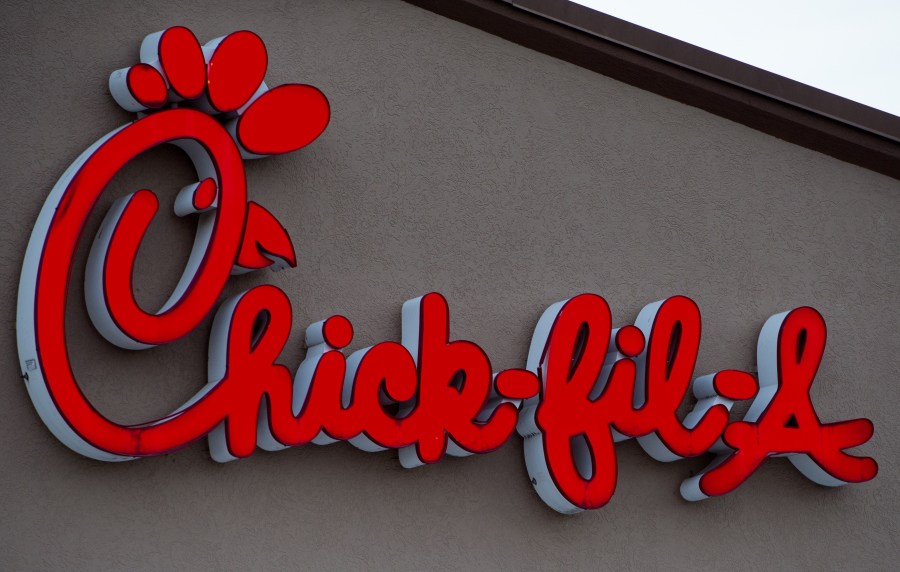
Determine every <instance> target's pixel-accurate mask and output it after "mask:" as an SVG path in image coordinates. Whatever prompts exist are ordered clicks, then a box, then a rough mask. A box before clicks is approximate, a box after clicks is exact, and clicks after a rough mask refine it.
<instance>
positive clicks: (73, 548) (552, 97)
mask: <svg viewBox="0 0 900 572" xmlns="http://www.w3.org/2000/svg"><path fill="white" fill-rule="evenodd" d="M0 20H2V24H0V26H2V30H3V33H2V34H0V49H2V53H3V54H4V55H3V57H2V58H0V77H2V78H3V85H2V87H0V122H2V123H0V125H2V135H0V137H2V143H0V146H2V148H3V149H4V153H3V156H2V159H0V173H2V174H3V177H4V188H3V191H2V195H0V197H2V199H3V206H2V208H0V238H2V240H0V265H2V271H0V277H2V280H3V284H2V288H0V316H3V318H4V323H5V325H6V326H5V328H4V329H3V330H2V333H0V360H2V361H0V363H2V367H0V371H2V372H3V375H4V382H3V383H0V455H2V457H0V459H2V460H0V569H3V570H38V569H40V570H44V569H67V570H107V569H119V570H121V569H128V570H132V569H133V570H149V569H155V568H161V569H181V570H199V569H321V568H331V569H361V568H379V569H395V568H396V569H407V570H420V569H428V568H442V569H459V570H469V569H510V570H512V569H525V570H541V569H585V570H587V569H591V570H593V569H635V570H647V569H663V568H665V569H669V568H674V569H689V568H694V569H697V568H700V569H722V568H726V567H728V568H733V569H738V570H745V569H747V570H749V569H758V568H763V567H767V568H770V569H784V568H792V569H810V570H811V569H834V570H837V569H863V570H886V569H890V568H892V567H893V566H895V565H896V564H895V561H896V559H897V557H898V554H900V544H898V542H900V541H898V538H900V517H898V513H900V484H898V477H897V471H898V469H900V447H898V445H897V443H898V441H897V439H896V435H897V434H898V432H900V413H898V409H900V385H898V383H897V375H898V371H900V352H898V351H897V350H898V342H900V337H898V334H897V332H898V330H900V319H898V313H897V306H898V301H900V286H898V279H900V270H898V268H900V266H898V264H900V246H898V243H900V182H898V181H896V180H892V179H889V178H886V177H884V176H881V175H877V174H875V173H872V172H869V171H866V170H864V169H861V168H858V167H855V166H852V165H849V164H846V163H842V162H839V161H837V160H835V159H832V158H830V157H827V156H824V155H821V154H818V153H815V152H812V151H809V150H807V149H804V148H800V147H797V146H794V145H791V144H788V143H785V142H783V141H780V140H778V139H775V138H773V137H770V136H767V135H764V134H762V133H759V132H756V131H753V130H751V129H749V128H746V127H744V126H742V125H738V124H735V123H731V122H729V121H726V120H723V119H721V118H719V117H716V116H713V115H710V114H707V113H705V112H703V111H700V110H697V109H694V108H691V107H687V106H684V105H681V104H679V103H675V102H673V101H669V100H666V99H663V98H661V97H659V96H656V95H653V94H651V93H647V92H643V91H640V90H638V89H635V88H632V87H630V86H627V85H623V84H621V83H618V82H616V81H613V80H611V79H609V78H607V77H604V76H602V75H597V74H595V73H592V72H590V71H587V70H584V69H581V68H578V67H575V66H572V65H569V64H566V63H563V62H560V61H558V60H554V59H552V58H550V57H547V56H544V55H542V54H539V53H536V52H532V51H529V50H527V49H524V48H522V47H519V46H517V45H514V44H511V43H508V42H505V41H503V40H501V39H499V38H496V37H493V36H490V35H487V34H485V33H482V32H479V31H477V30H474V29H471V28H468V27H466V26H464V25H461V24H458V23H455V22H452V21H449V20H446V19H443V18H441V17H439V16H436V15H434V14H431V13H429V12H425V11H422V10H420V9H418V8H415V7H413V6H410V5H407V4H405V3H402V2H399V1H390V2H387V1H384V2H382V1H377V2H376V1H372V2H335V1H326V0H321V1H308V2H287V1H285V2H275V1H271V2H270V1H263V2H238V3H229V4H219V3H211V2H194V1H191V2H186V1H180V2H176V1H169V0H163V1H159V2H153V3H146V2H144V3H133V5H126V3H121V2H109V3H107V4H100V3H94V4H91V5H88V4H87V3H83V2H77V3H73V2H61V1H53V2H42V3H30V2H22V3H19V4H18V5H14V6H10V5H8V3H7V5H5V6H4V7H3V9H2V18H0ZM175 24H182V25H187V26H189V27H191V28H192V29H193V30H194V31H195V32H196V33H197V35H198V37H199V38H200V39H201V40H202V41H206V40H208V39H210V38H213V37H216V36H219V35H222V34H225V33H228V32H231V31H233V30H237V29H242V28H247V29H251V30H254V31H256V32H257V33H259V34H260V35H261V36H262V37H263V38H264V39H265V40H266V42H267V44H268V47H269V54H270V72H269V74H268V80H269V83H270V85H278V84H280V83H284V82H290V81H300V82H306V83H312V84H314V85H316V86H319V87H320V88H321V89H322V90H323V91H324V92H325V93H326V94H327V96H328V97H329V99H330V101H331V106H332V113H333V117H332V122H331V125H330V127H329V128H328V130H327V131H326V133H325V135H324V136H323V137H322V138H321V139H319V140H318V141H317V142H315V143H314V144H313V145H312V146H311V147H309V148H308V149H306V150H303V151H301V152H298V153H294V154H292V155H288V156H284V157H278V158H270V159H266V160H264V161H258V162H254V163H252V164H251V165H249V167H248V180H249V185H250V195H251V197H252V198H253V200H256V201H258V202H260V203H262V204H263V205H264V206H266V207H267V208H268V209H270V210H271V211H272V212H273V213H275V214H276V216H277V217H278V218H279V219H280V220H281V221H282V222H283V223H284V224H285V226H286V227H287V229H288V230H289V232H290V233H291V235H292V236H293V238H294V240H295V244H296V245H297V247H298V254H299V267H298V268H297V269H295V270H290V271H287V272H284V273H280V274H271V273H268V272H265V273H260V274H258V275H254V276H247V277H242V278H238V279H235V280H233V282H232V283H231V292H239V291H241V290H244V289H246V288H248V287H250V286H251V285H254V284H259V283H264V282H271V283H274V284H277V285H278V286H280V287H281V288H282V289H284V290H285V291H286V292H287V293H288V294H289V296H290V298H291V300H292V302H293V304H294V312H295V333H294V335H293V337H292V343H291V345H290V348H289V350H288V351H287V352H286V353H285V355H284V363H286V364H289V365H290V366H291V368H294V367H296V364H298V363H299V361H300V359H301V358H302V356H303V350H302V349H301V335H302V329H303V328H305V326H306V325H307V324H309V323H310V322H311V321H314V320H318V319H321V318H324V317H327V316H329V315H331V314H332V313H343V314H345V315H347V316H348V317H350V318H351V320H353V322H354V324H355V326H356V331H357V335H356V339H355V340H354V343H353V346H352V347H351V349H356V348H359V347H364V346H365V345H369V344H371V343H373V342H376V341H380V340H385V339H399V334H400V331H399V316H400V305H401V304H402V302H403V301H404V300H406V299H408V298H411V297H415V296H418V295H421V294H423V293H425V292H428V291H431V290H437V291H440V292H442V293H443V294H444V295H445V296H446V297H447V298H448V300H449V302H450V305H451V318H452V332H453V334H454V335H455V336H457V337H465V338H468V339H472V340H474V341H476V342H478V343H479V344H481V345H482V346H483V347H484V348H485V350H486V351H487V352H488V354H489V355H490V357H491V359H492V362H493V364H494V367H495V369H498V370H499V369H501V368H507V367H516V366H522V365H523V364H524V360H525V355H526V351H527V346H528V340H529V339H530V335H531V331H532V328H533V327H534V325H535V322H536V320H537V318H538V316H539V315H540V312H541V311H542V310H543V309H544V308H545V307H546V306H548V305H549V304H551V303H553V302H555V301H557V300H560V299H563V298H566V297H569V296H571V295H574V294H577V293H580V292H584V291H590V292H596V293H599V294H602V295H603V296H605V297H606V298H607V299H608V300H609V302H610V304H611V306H612V308H613V315H614V319H615V321H616V323H617V324H624V323H628V322H630V321H632V320H633V319H634V318H635V316H636V315H637V312H638V311H639V310H640V308H641V307H642V306H643V305H645V304H647V303H650V302H653V301H655V300H658V299H661V298H663V297H665V296H668V295H672V294H685V295H688V296H691V297H692V298H694V299H695V300H696V301H697V302H698V304H699V305H700V308H701V311H702V312H703V319H704V323H703V326H704V337H703V342H702V346H701V355H700V359H699V364H698V368H697V373H698V374H700V373H707V372H710V371H715V370H717V369H724V368H742V369H750V368H753V367H754V356H755V344H756V337H757V334H758V332H759V329H760V327H761V325H762V323H763V322H764V320H765V319H766V318H767V317H768V316H770V315H772V314H774V313H777V312H779V311H783V310H786V309H790V308H792V307H795V306H800V305H807V304H809V305H813V306H815V307H816V308H818V309H819V310H820V311H821V312H822V313H823V314H824V316H825V318H826V320H827V322H828V325H829V336H830V337H829V344H828V347H827V350H826V356H825V359H824V362H823V364H822V368H821V370H820V373H819V376H818V379H817V382H816V384H815V386H814V389H813V399H814V403H815V404H816V406H817V408H818V411H819V413H820V416H821V417H822V419H823V420H825V421H836V420H840V419H848V418H854V417H858V416H867V417H869V418H871V419H872V420H873V421H874V423H875V427H876V430H875V431H876V432H875V436H874V438H873V439H872V440H871V442H870V443H868V444H867V445H865V446H864V447H863V448H861V452H863V453H865V454H869V455H873V456H874V457H875V458H876V459H877V460H878V462H879V463H880V466H881V473H880V475H879V476H878V477H877V478H876V479H875V480H874V481H872V482H870V483H866V484H862V485H856V486H849V487H844V488H841V489H837V490H830V489H825V488H821V487H818V486H816V485H813V484H812V483H810V482H809V481H807V480H805V479H804V478H803V477H802V476H801V475H800V474H799V473H798V472H797V471H796V470H795V469H794V468H793V467H792V466H791V465H790V464H789V463H788V462H787V461H786V460H784V459H779V460H772V461H769V462H767V463H766V464H765V465H764V467H763V468H762V469H761V470H760V471H759V472H758V473H757V474H756V475H755V476H753V477H752V478H751V480H750V481H749V482H748V483H746V484H745V485H744V486H742V487H741V488H740V489H739V490H738V491H737V492H735V493H734V494H731V495H729V496H726V497H723V498H719V499H714V500H709V501H706V502H702V503H693V504H692V503H687V502H684V501H682V500H681V499H680V497H679V495H678V486H679V483H680V482H681V480H682V479H683V478H685V477H686V476H688V475H690V474H691V471H696V470H698V469H700V468H701V467H702V466H703V464H704V463H705V461H706V460H705V459H694V460H688V461H682V462H679V463H672V464H667V465H666V464H660V463H657V462H655V461H653V460H651V459H650V458H649V457H647V456H646V455H645V454H644V453H643V452H642V451H641V450H640V449H639V447H638V446H637V445H636V444H635V443H633V442H629V443H625V444H622V445H620V446H619V447H618V454H619V459H620V481H619V487H618V491H617V493H616V495H615V497H614V498H613V501H612V502H611V504H610V505H609V506H607V507H606V508H604V509H602V510H599V511H594V512H590V513H584V514H581V515H577V516H561V515H558V514H556V513H555V512H553V511H552V510H550V509H549V508H547V507H546V506H545V505H544V504H543V503H542V502H541V501H540V499H539V498H538V497H537V495H536V494H535V493H534V492H533V490H532V488H531V485H530V483H529V481H528V479H527V476H526V473H525V468H524V463H523V460H522V452H521V449H522V446H521V445H522V444H521V440H520V439H519V438H518V437H513V439H511V441H510V442H509V443H508V444H507V445H506V446H504V447H503V448H502V449H501V450H499V451H497V452H495V453H493V454H490V455H486V456H481V457H470V458H465V459H448V460H445V461H444V462H441V463H440V464H438V465H436V466H431V467H427V468H423V469H417V470H414V471H406V470H404V469H402V468H401V467H400V466H399V464H398V462H397V460H396V454H391V453H384V454H374V455H373V454H365V453H362V452H360V451H357V450H355V449H353V448H352V447H351V446H349V445H345V444H340V445H332V446H328V447H321V448H320V447H315V446H308V447H304V448H300V449H295V450H290V451H285V452H281V453H276V454H267V453H262V452H259V453H257V454H255V455H254V456H253V457H251V458H249V459H245V460H242V461H239V462H235V463H231V464H227V465H219V464H216V463H214V462H212V461H211V460H210V459H209V456H208V452H207V450H206V444H205V443H198V444H195V445H194V446H191V447H189V448H188V449H186V450H183V451H181V452H178V453H176V454H173V455H169V456H165V457H158V458H152V459H144V460H141V461H137V462H130V463H121V464H105V463H101V462H98V461H92V460H89V459H87V458H83V457H80V456H78V455H76V454H74V453H72V452H71V451H69V450H68V449H67V448H65V447H64V446H63V445H62V444H60V443H59V442H57V441H56V439H55V438H54V437H53V436H52V435H51V434H50V432H49V431H48V430H47V429H46V428H45V427H44V426H43V424H42V423H41V421H40V419H39V418H38V416H37V414H36V413H35V411H34V409H33V407H32V405H31V402H30V400H29V398H28V395H27V393H26V391H25V388H24V387H23V384H22V382H21V380H20V379H19V371H18V364H17V354H16V342H15V307H16V290H17V284H18V274H19V270H20V265H21V262H22V257H23V254H24V252H25V246H26V244H27V241H28V237H29V234H30V231H31V228H32V226H33V223H34V220H35V218H36V216H37V213H38V211H39V210H40V208H41V205H42V203H43V201H44V199H45V197H46V195H47V193H48V192H49V190H50V188H51V187H52V186H53V184H54V183H55V181H56V180H57V178H58V177H59V176H60V175H61V174H62V172H63V171H64V170H65V168H66V167H67V166H68V165H69V164H70V163H71V162H72V161H73V160H74V159H75V157H76V156H77V155H78V154H79V153H80V152H81V151H82V150H83V149H85V148H86V147H88V146H89V145H90V144H91V143H92V142H94V141H95V140H96V139H97V138H99V137H100V136H102V135H103V134H105V133H106V132H108V131H110V130H112V129H113V128H115V127H117V126H119V125H121V124H122V123H124V122H125V121H127V120H128V119H129V116H128V115H127V114H126V113H125V112H123V111H121V110H119V109H118V108H117V106H116V105H115V104H114V103H113V101H112V99H111V98H110V96H109V94H108V92H107V89H106V80H107V77H108V74H109V72H111V71H112V70H114V69H118V68H121V67H125V66H127V65H130V64H132V63H134V62H135V61H136V58H137V51H138V46H139V43H140V40H141V39H142V38H143V36H144V35H146V34H147V33H150V32H153V31H156V30H159V29H162V28H164V27H167V26H169V25H175ZM192 176H193V174H192V171H191V169H190V164H189V163H188V162H187V160H186V159H184V157H182V156H181V155H179V153H178V152H177V151H176V150H174V149H162V150H158V151H154V152H152V153H150V154H148V155H147V156H146V157H145V158H142V159H140V160H138V161H137V162H135V163H134V164H132V165H131V166H130V167H129V168H128V169H127V170H126V171H124V172H122V173H121V174H120V175H119V176H118V177H117V178H116V180H115V181H114V183H113V185H112V186H111V187H110V189H109V191H108V192H107V193H106V196H105V197H104V199H103V205H101V208H100V209H99V210H98V211H97V214H96V216H95V218H94V220H93V221H92V223H91V229H90V234H91V235H92V234H93V232H94V230H95V229H96V227H97V225H98V224H99V221H100V219H101V217H102V214H103V213H105V210H106V207H108V205H109V204H110V203H111V201H112V200H113V199H114V198H116V197H119V196H122V195H124V194H127V193H129V192H132V191H134V190H136V189H138V188H142V187H146V188H152V189H154V190H156V191H157V192H158V193H159V194H160V196H161V197H164V200H166V199H165V197H168V199H169V200H170V199H171V197H173V196H174V191H175V190H177V189H178V188H180V187H181V186H182V185H184V184H186V183H189V182H191V178H192ZM164 212H168V211H164ZM191 224H192V223H191V221H185V220H179V219H175V217H174V216H168V215H167V216H164V217H160V218H159V220H157V221H156V222H154V226H153V228H152V230H151V233H150V236H149V237H148V239H147V242H146V243H145V245H144V247H143V248H142V250H141V254H140V259H139V267H138V269H137V276H136V282H137V283H138V284H139V290H138V297H139V299H140V300H141V301H142V302H143V303H145V304H147V306H148V307H149V306H152V305H158V304H160V303H161V302H162V301H163V300H164V299H165V298H166V297H167V294H168V291H169V290H170V289H171V288H172V286H173V285H174V283H175V280H176V278H177V275H178V274H179V272H180V268H181V267H182V265H183V263H184V260H185V259H186V256H187V252H188V247H189V245H190V241H191V237H192V232H193V229H192V226H191ZM87 242H88V241H85V244H87ZM86 254H87V250H86V248H82V250H81V258H80V262H79V265H78V266H77V267H76V269H75V282H74V283H73V284H72V287H71V298H70V300H71V303H70V312H69V316H68V319H67V327H68V331H69V332H70V342H71V347H72V353H73V355H74V356H75V368H76V372H77V373H78V375H79V379H80V380H81V382H82V384H83V387H84V390H85V392H86V393H87V394H88V395H89V397H90V398H91V399H92V400H93V401H94V403H95V404H96V405H97V407H98V408H99V409H100V410H101V411H103V412H104V413H105V414H107V415H108V416H110V417H111V418H113V419H115V420H117V421H120V422H138V421H142V420H147V419H151V418H155V417H156V416H160V415H163V414H165V413H167V412H168V411H169V410H171V409H172V408H173V407H175V406H177V405H179V404H181V403H182V402H183V401H184V400H185V399H186V398H187V397H188V396H190V395H191V394H192V393H193V392H194V391H195V390H196V389H197V388H198V387H200V386H201V385H202V384H203V382H204V380H205V365H206V343H207V336H208V325H209V324H208V323H207V324H206V326H205V327H204V328H203V329H201V330H199V331H197V332H194V333H193V334H191V335H190V336H188V337H187V338H186V339H184V340H182V341H180V342H179V343H177V344H174V345H172V346H169V347H164V348H157V349H154V350H150V351H145V352H128V351H125V350H120V349H116V348H114V347H112V346H110V345H109V344H108V343H107V342H105V341H104V340H103V339H102V338H100V336H99V335H98V334H97V333H96V332H95V331H94V330H93V329H92V327H91V325H90V322H89V321H88V319H87V315H86V311H85V309H84V305H83V302H82V301H81V300H82V281H83V267H84V265H83V263H84V259H85V257H86Z"/></svg>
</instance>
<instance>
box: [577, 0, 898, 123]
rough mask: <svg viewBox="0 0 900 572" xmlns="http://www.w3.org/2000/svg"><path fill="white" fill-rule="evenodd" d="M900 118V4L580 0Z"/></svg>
mask: <svg viewBox="0 0 900 572" xmlns="http://www.w3.org/2000/svg"><path fill="white" fill-rule="evenodd" d="M572 1H574V2H576V3H578V4H583V5H585V6H589V7H591V8H594V9H595V10H599V11H601V12H605V13H607V14H610V15H612V16H615V17H617V18H621V19H623V20H627V21H629V22H632V23H634V24H637V25H639V26H643V27H645V28H650V29H651V30H655V31H657V32H661V33H663V34H666V35H667V36H672V37H675V38H678V39H679V40H683V41H685V42H689V43H691V44H694V45H696V46H700V47H702V48H706V49H708V50H712V51H714V52H717V53H720V54H722V55H725V56H728V57H730V58H734V59H736V60H740V61H742V62H745V63H748V64H751V65H754V66H756V67H760V68H763V69H766V70H769V71H771V72H774V73H777V74H778V75H783V76H786V77H789V78H791V79H794V80H797V81H800V82H803V83H806V84H809V85H812V86H814V87H817V88H819V89H824V90H825V91H830V92H832V93H835V94H837V95H840V96H842V97H846V98H848V99H852V100H855V101H859V102H861V103H864V104H866V105H869V106H871V107H876V108H878V109H881V110H884V111H887V112H889V113H892V114H894V115H900V0H750V1H736V0H717V1H716V0H681V1H673V0H572Z"/></svg>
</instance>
